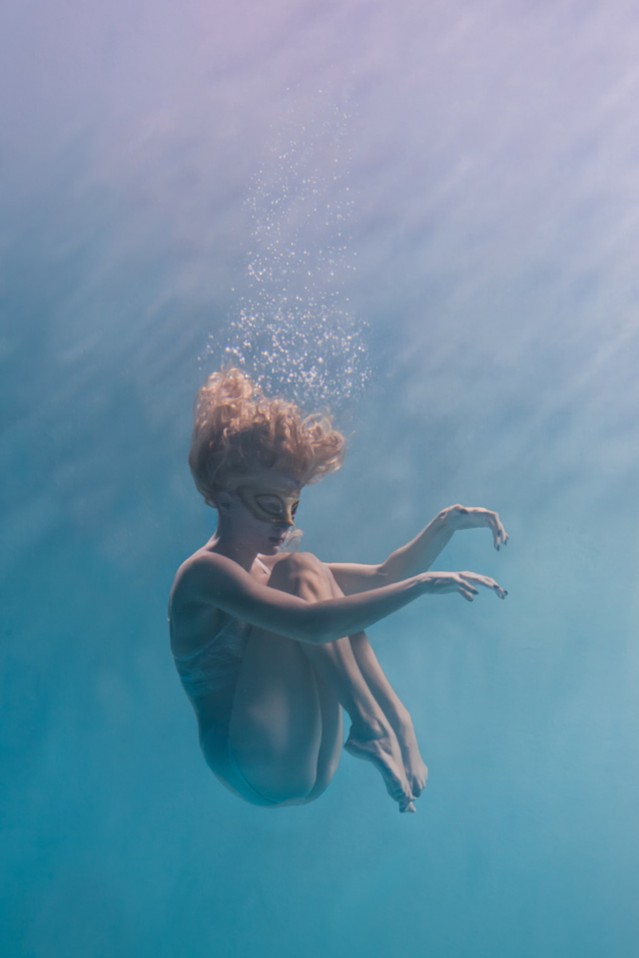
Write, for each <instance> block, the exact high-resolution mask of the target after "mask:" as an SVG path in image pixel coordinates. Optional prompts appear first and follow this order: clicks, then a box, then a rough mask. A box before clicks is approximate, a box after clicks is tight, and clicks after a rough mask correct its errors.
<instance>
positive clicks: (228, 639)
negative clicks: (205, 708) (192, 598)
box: [173, 616, 251, 704]
mask: <svg viewBox="0 0 639 958" xmlns="http://www.w3.org/2000/svg"><path fill="white" fill-rule="evenodd" d="M250 629H251V626H250V625H248V624H247V623H246V622H239V621H238V620H237V619H235V618H233V617H232V616H228V622H226V623H225V624H224V625H223V626H222V628H221V629H219V630H218V632H216V634H215V635H214V636H213V637H212V638H211V639H210V640H209V641H208V642H207V643H206V644H205V645H202V646H200V647H199V648H198V649H195V650H194V651H193V652H186V653H181V654H177V653H175V652H174V653H173V659H174V661H175V667H176V669H177V671H178V675H179V676H180V680H181V682H182V685H183V687H184V691H185V692H186V694H187V695H188V697H189V698H190V699H191V701H192V702H193V703H194V704H197V701H198V699H201V698H203V697H205V696H209V695H214V694H216V693H222V692H225V691H228V690H229V689H232V688H234V686H235V683H236V682H237V677H238V674H239V671H240V667H241V665H242V659H243V657H244V649H245V648H246V642H247V640H248V635H249V632H250Z"/></svg>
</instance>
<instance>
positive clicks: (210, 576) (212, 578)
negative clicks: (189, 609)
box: [169, 549, 242, 606]
mask: <svg viewBox="0 0 639 958" xmlns="http://www.w3.org/2000/svg"><path fill="white" fill-rule="evenodd" d="M241 573H242V570H241V569H240V567H239V566H238V565H237V563H235V562H233V561H232V560H230V559H227V558H226V557H225V556H221V555H217V554H216V553H214V552H211V551H210V549H198V551H197V552H194V553H193V555H192V556H189V558H188V559H186V560H185V561H184V562H183V563H182V565H181V566H180V567H179V569H178V570H177V572H176V573H175V578H174V580H173V585H172V587H171V595H170V600H169V602H170V606H173V605H175V604H177V603H190V602H195V601H197V600H198V598H201V597H202V594H203V591H204V592H207V593H209V592H210V591H211V589H214V588H215V586H216V585H217V584H219V583H220V582H221V581H222V580H224V579H227V580H228V578H229V576H230V577H233V576H236V575H238V574H240V575H241Z"/></svg>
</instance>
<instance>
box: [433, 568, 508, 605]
mask: <svg viewBox="0 0 639 958" xmlns="http://www.w3.org/2000/svg"><path fill="white" fill-rule="evenodd" d="M421 579H422V582H423V584H424V585H425V587H426V592H431V593H432V594H433V595H443V594H444V593H445V592H459V594H460V595H461V596H462V597H463V598H464V599H466V601H467V602H472V601H473V599H474V598H475V596H476V595H477V594H478V593H479V589H478V588H477V586H478V585H481V586H483V587H484V588H485V589H492V591H493V592H494V593H495V595H497V596H498V597H499V598H500V599H505V598H506V596H507V595H508V593H507V592H506V590H505V589H502V587H501V586H500V584H499V583H498V582H495V580H494V579H491V578H490V576H487V575H479V573H478V572H425V573H423V575H422V576H421Z"/></svg>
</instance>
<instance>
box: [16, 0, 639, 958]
mask: <svg viewBox="0 0 639 958" xmlns="http://www.w3.org/2000/svg"><path fill="white" fill-rule="evenodd" d="M638 44H639V15H638V14H637V12H636V10H635V8H634V6H633V5H632V4H630V3H625V2H623V0H612V2H608V3H606V4H603V3H596V2H595V3H585V2H559V3H545V2H541V3H535V4H530V3H523V2H521V3H519V2H516V3H508V4H507V3H503V2H491V0H488V2H483V3H481V4H477V3H471V2H463V0H453V2H452V3H446V4H444V3H428V4H424V3H422V2H418V0H398V2H397V3H395V4H392V5H391V4H385V3H382V2H381V0H368V2H366V3H364V2H359V0H353V2H348V0H335V2H331V3H325V4H322V5H316V4H313V3H311V2H310V0H300V2H297V3H285V2H283V0H275V2H274V3H269V4H262V5H259V4H256V3H249V2H248V0H245V2H240V3H234V4H233V5H230V4H228V5H227V4H216V5H214V6H213V7H212V6H210V5H206V4H200V3H197V2H194V0H186V2H185V3H183V4H180V5H179V6H178V5H174V4H169V3H167V2H165V0H159V2H157V0H155V2H154V3H150V2H147V3H144V2H143V3H140V4H136V5H135V7H134V8H133V9H131V8H129V7H128V6H127V7H126V8H125V7H124V5H122V4H121V3H119V2H116V3H114V4H111V5H106V4H99V3H98V2H97V0H88V2H86V0H85V2H83V3H79V2H75V0H71V2H69V3H65V4H62V5H60V4H55V5H51V4H49V5H45V4H40V3H17V2H14V0H10V2H9V3H5V4H4V5H3V7H2V12H1V13H0V110H1V118H2V122H0V164H1V167H2V169H1V176H0V184H1V186H0V262H1V266H0V297H1V300H2V332H1V338H0V363H1V364H2V368H1V370H0V392H1V398H2V405H1V408H2V435H1V437H0V450H1V456H2V470H1V476H0V484H1V486H2V489H1V495H2V503H3V510H2V546H3V548H2V550H1V552H0V583H1V585H0V588H1V596H2V610H3V618H2V648H3V656H2V661H3V671H2V703H3V719H2V782H3V785H2V799H1V810H2V821H1V825H2V854H1V856H0V861H1V862H2V865H1V873H2V874H1V880H2V888H1V894H0V900H1V902H2V905H1V906H0V908H1V910H2V915H1V920H0V928H1V929H2V930H1V931H0V951H1V952H2V954H3V956H7V958H14V956H37V958H63V956H64V958H66V956H69V958H76V956H77V958H80V956H82V958H84V956H86V955H92V956H98V958H99V956H105V958H107V956H108V958H112V956H118V958H128V956H136V958H137V956H140V955H151V954H152V955H154V956H166V958H175V956H189V958H191V956H192V958H200V956H205V955H206V956H208V955H211V954H214V955H219V956H225V958H244V956H255V955H260V956H266V958H270V956H277V958H288V956H291V958H292V956H296V958H297V956H302V958H319V956H320V955H322V956H323V955H326V954H331V955H332V956H334V958H346V956H349V958H350V956H363V955H366V956H367V958H387V956H389V955H400V954H404V953H410V954H413V955H415V954H416V955H425V954H428V955H430V956H434V958H435V956H436V958H440V956H441V958H451V956H452V958H457V956H459V958H484V956H486V958H488V956H490V958H512V956H517V958H549V956H557V958H559V956H561V958H565V956H573V955H574V956H579V958H600V956H603V955H605V956H607V958H634V956H635V955H636V948H637V945H636V942H637V940H638V937H639V917H638V915H637V909H636V896H637V888H638V887H639V832H638V830H637V820H636V808H637V803H638V800H639V746H638V745H637V743H638V742H639V735H638V720H639V714H638V712H639V707H638V704H637V702H638V697H637V691H636V689H637V684H638V680H639V647H638V642H637V621H638V619H639V600H638V598H637V596H638V595H639V592H638V590H637V588H636V581H637V578H638V573H639V553H638V550H637V545H636V538H637V531H638V529H639V521H638V519H639V517H638V512H637V503H636V489H637V472H638V466H639V457H638V452H637V450H638V449H639V442H638V440H639V417H638V416H637V409H638V405H639V403H638V401H639V385H638V380H637V376H636V370H637V368H639V321H638V319H637V302H638V293H639V284H638V281H637V269H636V249H637V246H638V243H639V213H638V211H637V205H636V197H637V195H638V193H639V173H638V172H637V171H638V167H637V162H636V160H637V154H638V149H639V128H638V126H637V111H636V103H637V101H638V96H639V71H638V70H637V65H636V50H637V47H638ZM336 106H337V107H338V108H339V111H341V112H339V116H340V117H341V119H340V121H339V124H338V125H337V126H335V127H333V128H330V125H329V126H326V124H327V117H333V119H334V118H335V116H336V113H335V109H336ZM296 121H297V123H298V127H299V129H302V127H303V126H304V125H306V128H307V130H311V131H313V135H314V136H315V138H316V139H315V140H314V142H315V143H318V142H319V147H318V150H319V152H318V153H316V154H314V158H313V163H314V164H315V165H314V167H313V169H314V171H315V172H314V174H313V175H314V176H318V177H319V178H320V179H321V180H322V182H323V183H324V184H325V189H326V190H328V194H327V195H328V200H326V201H327V202H328V201H330V198H331V195H334V199H335V204H336V208H337V207H339V205H340V203H341V204H342V206H341V207H340V208H342V209H345V208H346V207H345V206H344V205H343V204H344V189H345V186H346V185H348V186H349V191H350V192H349V200H348V204H347V206H348V214H349V218H350V219H349V225H348V238H347V241H345V242H344V244H343V245H344V246H345V247H346V248H347V249H346V252H347V253H348V258H349V260H348V261H349V263H350V262H354V263H355V265H356V269H354V270H351V269H350V268H349V269H344V270H343V272H342V273H341V274H340V277H339V289H338V291H337V293H336V290H335V288H334V287H330V290H329V285H330V284H328V280H327V292H326V296H327V297H328V296H329V292H330V295H331V296H333V294H335V295H334V296H333V300H332V301H336V302H338V305H339V307H340V308H341V309H342V310H344V313H345V314H347V315H348V317H354V318H356V319H357V318H359V322H361V329H362V331H364V330H365V340H366V348H367V350H368V356H367V362H368V364H369V367H370V372H371V376H370V379H369V381H368V383H367V385H366V388H365V389H363V391H361V392H360V393H359V394H358V395H357V396H353V398H352V401H351V402H350V403H349V402H345V403H344V402H342V400H343V399H344V396H343V390H342V386H341V384H338V385H337V386H336V387H335V394H336V396H335V398H336V402H338V401H339V403H341V407H340V408H341V413H340V414H341V415H342V417H343V420H344V422H345V428H347V431H349V434H350V435H351V441H350V455H349V458H348V460H347V463H346V465H345V467H344V469H343V471H342V473H341V474H339V475H337V476H335V477H330V478H329V479H327V480H326V481H325V482H324V483H323V484H321V485H318V486H317V487H315V488H312V489H309V490H307V492H306V494H305V496H304V501H303V505H302V509H301V512H300V524H301V525H302V527H303V528H304V531H305V540H304V541H305V546H306V547H307V548H310V549H312V550H313V551H316V552H317V553H318V554H319V555H320V556H321V557H323V558H326V559H338V560H341V559H349V558H350V559H354V560H358V561H378V560H380V559H382V558H384V557H385V556H386V555H387V554H388V552H389V551H390V550H391V549H393V548H394V547H396V546H397V545H399V544H401V543H403V542H405V541H407V540H408V539H409V538H410V537H412V536H413V535H414V534H415V533H416V532H417V531H418V530H419V529H420V528H421V527H422V526H423V525H424V524H425V523H426V522H427V521H428V520H429V519H430V518H431V516H432V515H433V514H434V512H435V511H437V510H438V509H439V508H441V507H442V506H444V505H447V504H449V503H452V502H455V501H461V502H465V503H467V504H469V505H474V504H477V505H486V506H490V507H491V508H496V509H498V510H499V511H500V513H501V515H502V517H503V519H504V522H505V524H506V526H507V528H508V530H509V532H510V534H511V542H510V544H509V546H508V548H507V549H506V550H505V551H504V552H500V553H499V554H497V553H495V552H494V551H492V549H491V546H490V541H489V537H488V535H487V534H485V535H482V534H481V533H464V534H460V535H459V536H458V537H457V538H456V540H454V542H453V543H452V544H451V546H450V547H449V548H448V549H447V551H446V552H445V553H444V555H443V556H442V558H441V563H440V565H441V567H444V568H461V569H465V568H469V569H475V570H477V571H480V572H485V573H487V574H490V575H494V576H495V577H497V578H498V579H499V580H500V581H501V582H502V583H503V584H504V585H505V586H506V587H507V588H508V589H509V593H510V594H509V597H508V599H507V601H506V602H505V603H500V602H496V601H494V600H493V598H492V596H487V595H483V596H480V597H479V599H478V600H477V601H476V602H475V603H474V604H473V605H472V606H470V605H467V604H465V603H463V602H462V601H461V600H459V599H457V598H456V597H454V596H448V597H441V598H439V599H424V600H423V601H422V602H421V603H419V604H413V605H411V606H410V607H409V608H407V609H406V610H404V611H403V612H402V613H400V614H398V615H396V616H394V617H393V618H392V619H389V620H387V621H385V622H384V623H381V624H379V625H378V626H376V627H374V628H373V629H371V633H370V634H371V640H372V642H373V644H374V646H375V648H376V649H377V652H378V655H379V657H380V659H381V661H382V664H383V666H384V668H385V669H386V670H387V672H388V675H389V677H390V678H391V680H392V682H393V683H394V684H395V685H396V687H397V689H398V691H399V693H400V694H401V696H402V698H403V699H404V700H405V701H406V703H407V705H408V706H409V708H410V710H411V712H412V715H413V718H414V721H415V725H416V728H417V731H418V735H419V737H420V740H421V742H422V746H423V751H424V754H425V757H426V760H427V762H428V764H429V766H430V770H431V782H430V785H429V788H428V791H427V793H426V794H425V796H424V797H423V798H422V799H421V801H420V803H419V811H418V814H417V815H415V816H410V817H408V816H399V815H398V814H397V813H396V811H395V808H394V806H393V804H392V803H391V802H390V801H389V800H388V798H387V796H386V794H385V792H384V790H383V788H382V787H381V785H380V782H379V781H378V778H377V776H376V774H375V772H374V771H373V769H372V768H369V767H368V766H366V765H364V764H362V763H356V762H354V761H352V760H351V759H350V758H349V757H348V756H345V757H344V759H343V762H342V765H341V767H340V769H339V772H338V774H337V776H336V778H335V780H334V782H333V784H332V785H331V787H330V789H329V790H328V791H327V792H326V794H325V795H324V796H323V797H322V798H321V800H320V801H318V802H317V803H315V804H313V805H310V806H308V807H304V808H297V809H295V808H294V809H288V810H282V811H281V812H274V813H268V812H265V811H263V810H260V809H257V808H254V807H252V806H249V805H244V804H242V803H241V802H239V801H238V800H236V799H235V798H234V797H233V796H232V795H231V794H230V793H227V792H226V791H224V790H223V789H222V788H221V787H220V786H219V785H218V784H217V783H216V781H215V779H214V778H213V777H212V776H211V774H210V773H209V772H208V770H207V768H206V766H205V764H204V762H203V761H202V758H201V755H200V753H199V751H198V747H197V742H196V735H195V727H194V721H193V717H192V714H191V712H190V709H189V706H188V703H187V701H186V699H185V698H184V695H183V693H182V691H181V689H180V687H179V685H178V682H177V680H176V676H175V674H174V672H173V668H172V663H171V660H170V656H169V651H168V637H167V630H166V597H167V592H168V589H169V586H170V583H171V580H172V576H173V573H174V570H175V568H176V566H177V564H178V563H179V562H180V561H181V560H182V559H183V558H184V557H185V556H186V555H188V554H189V553H190V552H191V551H193V549H194V548H196V547H197V546H198V545H199V544H200V543H201V542H202V541H203V540H204V538H205V537H206V536H207V535H208V534H209V533H210V531H211V522H212V516H211V514H210V513H209V512H207V510H205V508H204V507H203V506H202V505H201V504H200V502H199V500H198V497H197V495H196V493H195V491H194V488H193V487H192V484H191V480H190V477H189V476H188V472H187V468H186V462H185V457H186V452H187V447H188V440H189V432H190V416H191V402H192V399H193V396H194V393H195V390H196V388H197V387H198V385H199V384H200V382H201V380H202V379H203V376H204V374H205V373H206V372H207V371H208V370H207V369H206V368H205V367H206V362H207V359H206V357H207V350H208V349H209V344H210V341H211V337H213V340H214V341H216V342H218V343H219V342H220V341H223V339H224V336H225V335H226V329H227V327H228V324H229V323H230V322H232V320H233V318H234V317H235V316H237V313H238V310H239V309H240V306H241V304H243V303H244V304H245V303H246V302H247V301H248V300H250V299H251V296H252V294H253V292H254V291H252V290H251V288H250V283H249V281H248V279H247V261H248V259H247V258H248V254H249V252H250V250H249V244H250V238H251V230H252V229H253V227H254V224H253V223H252V221H251V209H250V206H247V203H246V198H247V196H249V195H250V194H251V190H254V189H255V183H256V176H257V177H258V178H259V175H261V174H260V171H262V172H264V170H266V171H267V172H268V171H269V169H270V170H271V171H272V169H273V167H272V164H273V162H274V159H273V156H274V154H273V144H274V143H276V142H279V141H280V140H281V137H282V131H283V130H286V131H288V130H290V129H291V127H292V126H293V127H294V126H295V123H296ZM331 122H332V121H331ZM330 129H334V130H338V132H339V137H338V138H337V139H339V159H340V163H341V164H342V165H341V166H340V176H339V178H338V180H334V179H332V176H333V172H332V166H331V163H332V162H333V160H334V157H335V155H336V154H335V150H336V149H337V147H336V146H335V143H336V142H337V140H335V139H331V138H330V136H329V133H330ZM322 130H328V132H327V134H326V135H327V141H326V144H325V146H324V147H322V137H321V136H320V137H319V141H318V139H317V137H318V131H319V132H320V133H321V131H322ZM278 138H279V139H278ZM322 150H323V152H322ZM269 164H271V166H269ZM300 175H301V174H300ZM292 188H293V189H296V188H297V189H298V190H299V191H303V188H304V187H303V184H302V183H301V182H298V184H297V187H295V184H294V185H293V187H292ZM285 219H286V217H285ZM333 225H334V224H333ZM323 228H324V227H322V225H321V224H319V225H318V224H317V223H316V224H314V230H313V231H312V235H311V234H309V237H310V239H312V240H313V243H315V244H319V243H321V242H322V229H323ZM330 228H332V227H330ZM326 229H327V230H329V232H330V229H329V227H328V226H327V227H326ZM303 238H304V237H303V236H302V237H301V238H299V237H298V239H299V241H300V242H301V241H302V239H303ZM334 240H335V236H334V235H333V234H331V235H330V236H329V235H328V234H327V236H326V237H325V241H326V242H327V243H328V242H333V241H334ZM312 248H313V249H315V248H317V245H316V246H315V247H312ZM345 255H346V253H345ZM316 292H317V290H316ZM364 323H366V324H367V325H366V326H365V325H364Z"/></svg>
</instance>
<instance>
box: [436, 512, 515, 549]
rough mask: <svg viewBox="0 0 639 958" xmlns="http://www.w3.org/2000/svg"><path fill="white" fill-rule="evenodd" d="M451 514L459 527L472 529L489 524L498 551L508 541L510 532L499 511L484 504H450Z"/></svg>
mask: <svg viewBox="0 0 639 958" xmlns="http://www.w3.org/2000/svg"><path fill="white" fill-rule="evenodd" d="M448 512H449V515H450V516H451V518H452V520H453V521H454V523H455V526H456V528H458V529H472V528H477V527H481V526H488V528H489V529H490V531H491V532H492V535H493V544H494V546H495V549H496V550H497V552H499V550H500V549H501V547H502V546H505V545H506V543H507V542H508V538H509V536H508V533H507V532H506V530H505V528H504V524H503V522H502V521H501V519H500V517H499V513H497V512H493V511H492V510H491V509H484V508H483V507H482V506H461V505H455V506H450V507H449V509H448Z"/></svg>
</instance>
